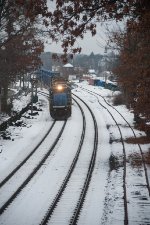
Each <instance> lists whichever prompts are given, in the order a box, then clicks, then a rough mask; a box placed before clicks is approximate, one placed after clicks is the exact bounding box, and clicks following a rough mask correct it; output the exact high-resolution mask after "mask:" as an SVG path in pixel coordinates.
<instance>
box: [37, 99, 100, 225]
mask: <svg viewBox="0 0 150 225" xmlns="http://www.w3.org/2000/svg"><path fill="white" fill-rule="evenodd" d="M74 96H75V97H76V98H78V99H79V100H80V101H82V102H83V103H84V104H85V105H86V107H87V108H88V110H89V111H90V114H91V116H92V118H93V123H94V129H95V135H94V147H93V152H92V156H91V160H90V164H89V168H88V171H87V175H86V179H85V181H84V184H83V187H82V190H81V194H80V197H79V199H78V202H77V205H76V207H75V209H74V212H73V215H72V217H71V219H70V225H71V224H76V223H77V220H78V217H79V215H80V211H81V208H82V206H83V203H84V199H85V196H86V194H87V191H88V187H89V184H90V180H91V177H92V172H93V169H94V165H95V160H96V152H97V145H98V127H97V123H96V119H95V116H94V114H93V112H92V111H91V109H90V108H89V106H88V105H87V104H86V103H85V102H84V101H83V100H82V99H80V98H79V97H78V96H76V95H74ZM74 101H75V102H76V104H77V105H78V107H79V109H80V111H81V113H82V118H83V130H82V134H81V138H80V143H79V146H78V150H77V153H76V155H75V157H74V159H73V161H72V164H71V166H70V169H69V171H68V173H67V175H66V177H65V179H64V181H63V183H62V185H61V187H60V189H59V191H58V193H57V195H56V196H55V198H54V200H53V202H52V204H51V205H50V207H49V208H48V210H47V212H46V214H45V216H44V218H43V220H42V221H41V223H40V225H45V224H48V222H49V221H50V218H51V216H52V214H53V212H54V211H55V208H56V207H57V204H58V202H61V197H62V195H63V192H64V190H65V188H66V186H67V184H68V182H69V179H70V177H71V174H72V173H73V171H74V168H75V166H76V163H77V160H78V158H79V154H80V152H81V149H82V145H83V142H84V139H85V129H86V119H85V114H84V111H83V109H82V108H81V106H80V104H79V103H78V102H77V101H76V100H75V99H74Z"/></svg>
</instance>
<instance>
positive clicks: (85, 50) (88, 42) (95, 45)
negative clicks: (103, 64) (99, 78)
mask: <svg viewBox="0 0 150 225" xmlns="http://www.w3.org/2000/svg"><path fill="white" fill-rule="evenodd" d="M97 27H98V29H97V34H96V35H95V36H94V37H92V35H91V33H90V32H88V33H87V34H85V36H84V39H83V40H82V39H78V40H77V46H79V47H81V48H82V52H81V53H82V54H87V55H89V54H91V52H94V54H103V53H104V50H105V46H106V45H107V40H108V37H107V36H108V35H107V31H106V25H105V26H101V25H99V26H97ZM111 27H112V25H110V29H111ZM47 42H48V43H45V51H46V52H49V51H50V52H56V53H62V52H63V50H62V48H61V43H57V44H56V43H55V42H52V41H51V40H47Z"/></svg>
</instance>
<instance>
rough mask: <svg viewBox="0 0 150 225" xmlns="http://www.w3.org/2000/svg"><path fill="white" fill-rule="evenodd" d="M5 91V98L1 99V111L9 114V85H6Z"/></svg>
mask: <svg viewBox="0 0 150 225" xmlns="http://www.w3.org/2000/svg"><path fill="white" fill-rule="evenodd" d="M3 90H4V91H3V96H2V98H1V111H2V112H6V113H8V105H7V99H8V85H5V86H4V89H3Z"/></svg>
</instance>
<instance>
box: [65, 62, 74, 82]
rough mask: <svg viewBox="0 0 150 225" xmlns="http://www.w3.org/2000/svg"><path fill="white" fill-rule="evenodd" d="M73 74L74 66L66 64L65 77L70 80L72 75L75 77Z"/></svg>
mask: <svg viewBox="0 0 150 225" xmlns="http://www.w3.org/2000/svg"><path fill="white" fill-rule="evenodd" d="M73 74H74V67H73V65H72V64H70V63H67V64H65V65H64V66H63V75H64V76H65V77H67V78H68V77H69V76H70V75H73Z"/></svg>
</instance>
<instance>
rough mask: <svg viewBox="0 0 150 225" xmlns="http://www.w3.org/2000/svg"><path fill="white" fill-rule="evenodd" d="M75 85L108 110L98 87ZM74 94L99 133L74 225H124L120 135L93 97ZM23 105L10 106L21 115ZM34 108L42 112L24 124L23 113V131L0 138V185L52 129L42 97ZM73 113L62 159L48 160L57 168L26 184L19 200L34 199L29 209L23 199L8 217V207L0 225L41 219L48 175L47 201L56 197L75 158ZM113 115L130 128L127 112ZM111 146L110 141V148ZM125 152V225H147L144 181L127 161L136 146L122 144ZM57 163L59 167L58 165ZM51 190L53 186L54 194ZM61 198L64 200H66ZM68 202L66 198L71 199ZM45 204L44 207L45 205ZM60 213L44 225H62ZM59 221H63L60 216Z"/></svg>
mask: <svg viewBox="0 0 150 225" xmlns="http://www.w3.org/2000/svg"><path fill="white" fill-rule="evenodd" d="M77 85H78V86H80V87H84V88H87V89H89V90H91V91H93V92H96V93H100V94H101V95H102V96H103V97H105V98H106V100H108V101H109V103H111V104H112V96H113V95H114V93H112V91H110V90H106V89H103V88H100V87H94V86H89V85H87V84H83V83H81V84H80V83H78V84H77ZM45 91H46V90H45ZM73 93H75V94H76V95H78V96H80V97H81V98H83V99H84V100H85V101H86V102H87V103H88V104H89V106H90V107H91V108H92V111H93V112H94V114H95V116H96V119H97V123H98V128H99V144H98V152H97V158H96V165H95V169H94V172H93V176H92V179H91V183H90V187H89V191H88V193H87V196H86V199H85V203H84V206H83V209H82V212H81V215H80V217H79V221H78V223H79V224H80V225H84V224H85V225H98V224H101V225H109V224H112V225H123V224H124V221H123V219H124V210H123V188H122V185H123V183H122V182H123V179H122V175H123V167H122V160H123V157H122V155H123V152H122V145H121V143H120V142H119V139H120V133H119V131H118V129H117V127H116V125H115V122H114V121H113V120H112V118H111V117H110V115H109V113H108V112H106V110H105V109H104V108H103V107H102V106H100V105H99V104H98V102H97V98H96V97H94V96H92V95H90V94H89V93H87V92H85V91H83V90H81V89H80V88H78V87H77V88H75V89H74V90H73ZM99 100H100V101H101V103H102V104H103V105H104V106H105V105H106V104H105V102H104V100H103V99H102V98H100V97H99ZM27 101H29V96H26V97H22V98H20V99H18V100H17V101H16V100H15V101H14V106H15V109H16V110H20V109H21V108H22V107H24V104H25V103H26V102H27ZM38 107H40V108H41V109H42V111H39V112H38V115H36V116H34V117H31V116H30V117H29V118H28V116H29V115H28V114H27V113H26V114H25V115H24V117H22V118H21V119H22V120H23V124H24V126H20V127H15V126H10V127H9V128H8V129H7V131H8V132H9V133H10V137H11V139H10V140H3V138H0V171H1V173H0V181H1V180H2V179H3V178H4V177H5V176H6V175H7V174H9V172H10V171H11V170H12V169H13V168H15V167H16V166H17V165H18V163H19V162H20V161H22V160H23V159H24V158H25V156H26V155H28V153H29V152H30V151H31V149H33V147H35V146H36V144H37V143H38V142H39V141H40V140H41V138H42V137H43V136H44V134H45V133H46V132H47V130H48V128H49V126H50V125H51V124H52V122H53V120H52V118H51V117H50V114H49V105H48V100H47V98H46V97H44V96H41V95H39V102H38ZM72 107H73V115H72V117H71V118H70V119H69V125H68V130H67V131H68V132H66V135H65V136H66V138H65V137H64V138H63V139H62V140H61V142H60V144H59V149H61V148H62V149H63V148H65V151H66V153H65V152H63V153H61V154H62V155H58V152H59V151H56V155H55V153H54V155H53V158H56V161H57V162H59V163H58V165H54V162H53V163H52V161H51V160H49V163H50V164H51V163H52V164H51V172H48V171H46V169H43V171H42V172H41V174H40V175H38V176H37V177H36V180H34V181H33V182H32V183H31V184H30V186H28V188H27V190H26V191H24V193H25V195H24V196H26V198H27V199H28V198H29V197H30V196H31V195H32V196H34V197H33V198H32V200H33V203H32V204H30V205H28V200H27V199H26V200H25V199H20V200H19V198H18V204H19V205H18V207H16V210H14V211H11V209H12V208H13V206H12V207H10V209H9V213H7V214H6V215H5V213H4V215H2V216H1V217H0V224H5V225H13V224H14V225H16V224H15V223H17V224H24V225H27V224H28V225H33V224H38V218H40V217H41V215H42V213H43V212H42V211H43V210H42V208H41V207H40V204H39V202H38V200H39V199H41V200H39V201H41V202H42V196H43V197H44V195H43V193H44V192H43V191H44V189H43V188H45V192H46V191H47V190H48V186H46V185H49V184H50V181H48V180H47V181H44V179H46V176H47V177H48V176H50V174H51V176H52V179H53V186H51V187H49V188H50V190H51V198H52V196H53V195H55V194H54V193H55V192H56V190H57V189H58V186H57V185H58V183H60V179H62V177H63V176H64V174H65V173H66V168H68V164H69V163H71V159H72V157H73V155H74V154H75V153H74V150H73V149H74V148H75V143H77V139H78V138H79V137H78V136H79V134H78V135H77V132H78V131H79V128H80V126H81V125H80V120H81V115H80V113H79V112H78V111H77V109H76V105H75V104H73V106H72ZM116 109H117V110H119V112H120V113H122V115H123V116H125V118H126V120H127V121H128V122H129V123H130V124H131V125H132V126H133V113H132V112H129V110H128V109H127V108H126V107H125V106H124V105H120V106H116ZM110 111H113V115H114V117H115V118H117V121H118V123H119V124H120V125H121V130H122V132H123V135H124V138H128V137H133V134H132V132H131V131H130V130H129V128H128V127H127V125H126V122H125V121H124V120H123V119H122V118H121V117H120V116H118V115H117V113H116V112H115V111H114V110H112V109H111V108H110ZM72 128H73V129H72ZM89 129H90V128H89ZM71 132H72V134H73V135H74V136H73V139H72V141H71V142H70V145H69V146H68V138H69V139H70V137H69V135H70V133H71ZM89 132H90V131H89ZM135 133H136V135H137V136H141V135H145V134H144V132H141V131H138V130H135ZM110 141H112V142H111V144H110ZM125 147H126V150H127V160H128V163H127V180H126V181H127V196H128V210H129V224H130V225H148V224H150V215H149V212H150V198H149V196H148V192H147V189H146V187H145V186H144V185H145V180H144V171H143V167H142V166H141V165H140V166H136V165H134V166H133V165H132V156H133V155H134V154H139V149H138V146H136V145H133V144H127V143H126V144H125ZM149 148H150V145H149V144H147V145H142V150H143V151H144V152H147V151H148V149H149ZM62 151H63V150H62ZM63 154H66V155H68V157H66V158H64V157H63ZM110 156H115V157H116V158H117V161H116V165H115V166H116V168H113V166H114V165H111V163H110ZM62 158H63V161H62V162H61V159H62ZM69 160H70V161H69ZM65 164H66V165H67V167H66V166H65ZM59 166H60V167H59ZM147 170H148V174H149V180H150V167H148V166H147ZM44 172H45V174H46V175H45V178H42V179H43V182H45V183H43V184H42V186H41V187H39V188H38V186H37V193H36V192H33V191H32V187H33V186H34V185H37V184H38V185H40V180H41V178H40V177H41V175H42V173H44ZM54 172H55V173H54ZM54 174H55V175H54ZM78 176H82V173H81V172H80V173H78V174H77V177H78ZM18 179H19V178H18ZM72 179H73V178H72ZM35 183H37V184H35ZM55 184H57V185H56V186H57V188H56V186H55ZM74 188H75V187H74ZM30 189H31V190H30ZM36 195H37V196H36ZM0 196H1V195H0ZM63 198H64V199H65V194H64V196H63ZM69 198H71V193H70V196H69ZM44 201H46V199H45V200H44ZM70 202H71V199H70ZM42 204H44V203H42ZM27 205H28V207H27ZM21 206H22V207H24V209H25V210H24V211H23V212H22V209H23V208H21ZM32 206H34V207H35V206H36V210H34V212H33V209H32ZM66 207H69V205H68V206H67V205H66ZM60 210H61V212H63V210H62V209H60ZM70 210H72V209H70ZM59 212H60V211H59V206H58V214H57V211H56V216H55V215H54V219H53V218H52V221H51V223H49V224H52V225H55V224H60V225H62V224H66V220H67V218H63V221H60V218H59ZM15 213H16V214H15ZM37 214H38V215H37ZM62 216H64V217H65V214H64V215H62ZM64 221H65V222H64Z"/></svg>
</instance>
